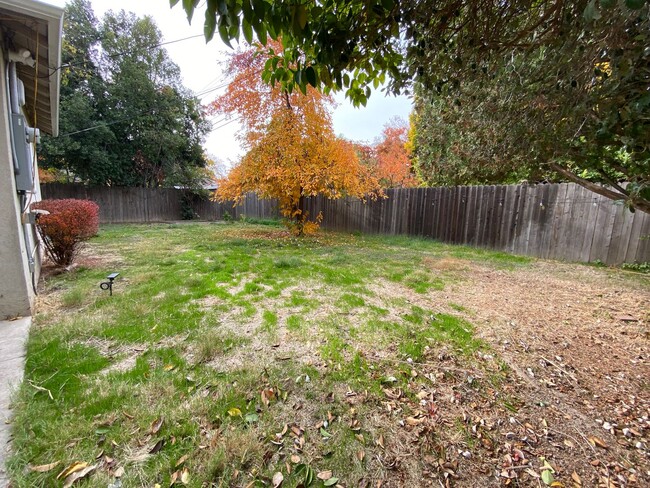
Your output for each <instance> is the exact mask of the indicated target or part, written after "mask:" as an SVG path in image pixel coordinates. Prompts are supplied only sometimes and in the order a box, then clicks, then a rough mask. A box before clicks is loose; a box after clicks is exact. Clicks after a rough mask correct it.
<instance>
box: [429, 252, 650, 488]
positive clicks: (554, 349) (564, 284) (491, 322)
mask: <svg viewBox="0 0 650 488" xmlns="http://www.w3.org/2000/svg"><path fill="white" fill-rule="evenodd" d="M649 281H650V280H647V279H645V278H644V277H641V276H639V277H638V278H636V277H635V278H634V279H633V280H632V279H630V280H627V279H622V278H621V276H620V273H619V274H614V273H612V272H610V271H608V270H603V269H597V268H590V267H586V266H580V265H570V264H561V265H560V264H558V263H553V262H541V261H540V262H536V263H534V264H533V265H531V266H528V267H524V268H521V269H517V270H514V271H505V270H495V269H492V268H487V267H482V266H473V267H472V269H471V270H469V271H467V272H466V273H463V280H461V281H460V282H459V283H458V284H457V285H454V286H452V287H449V288H448V289H446V290H444V291H443V292H440V293H439V295H442V296H444V298H445V300H446V301H448V302H452V303H455V304H458V305H461V306H462V307H465V308H467V310H468V311H467V315H468V319H469V320H471V321H472V322H473V323H474V324H475V326H476V327H477V332H478V335H479V336H481V337H482V338H483V339H485V340H486V341H488V342H489V343H490V344H491V345H492V346H493V347H494V348H495V350H496V351H497V352H498V354H499V355H500V356H501V357H502V358H503V359H504V360H505V361H506V362H507V364H508V365H509V366H510V367H511V368H512V369H513V370H514V371H515V373H516V374H517V377H518V379H519V380H520V381H521V382H522V384H521V385H520V387H519V388H518V391H517V396H518V397H519V398H520V400H521V401H522V402H523V407H522V409H521V410H520V411H519V413H528V414H530V413H532V412H534V413H535V415H543V416H544V420H545V423H546V424H547V426H548V427H547V428H546V431H547V432H548V434H547V438H549V439H551V438H553V437H555V442H550V445H548V446H547V449H546V456H547V457H549V456H550V457H553V456H555V457H556V458H563V460H562V464H565V465H566V466H567V467H573V468H574V469H576V470H577V471H578V473H581V474H582V475H583V476H587V478H586V480H584V478H583V481H584V482H585V483H587V482H591V483H594V484H593V486H596V484H598V486H608V487H609V486H627V485H628V484H629V485H630V486H640V485H643V484H644V483H647V482H650V473H648V468H649V467H650V465H649V464H648V450H647V449H648V447H649V446H648V439H649V435H650V422H649V412H650V388H649V383H648V381H649V378H650V357H649V353H650V347H649V342H648V338H649V336H648V325H649V322H650V286H649V283H648V282H649ZM636 284H638V286H636ZM540 406H542V408H540ZM560 431H561V432H563V434H562V435H564V438H563V439H562V438H561V437H562V435H561V434H559V432H560ZM558 436H559V437H558ZM572 439H573V440H572ZM599 440H601V441H603V443H604V445H606V446H607V447H606V448H604V447H603V446H601V445H600V443H599ZM564 441H567V442H566V443H565V442H564ZM570 446H574V447H575V449H572V448H571V447H570ZM577 449H581V450H582V456H580V457H582V458H583V459H582V461H579V462H578V461H577V458H576V461H575V462H573V463H572V462H571V458H569V457H566V456H564V455H563V454H564V453H563V451H572V450H577ZM584 456H586V457H587V458H588V460H589V461H590V462H589V464H587V463H585V462H584ZM585 465H586V466H587V467H589V466H591V469H590V470H589V469H588V471H586V472H585V471H584V468H585ZM580 469H582V470H583V471H580ZM569 474H570V473H569ZM636 483H639V485H637V484H636Z"/></svg>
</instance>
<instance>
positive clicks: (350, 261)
mask: <svg viewBox="0 0 650 488" xmlns="http://www.w3.org/2000/svg"><path fill="white" fill-rule="evenodd" d="M263 224H269V225H263V226H259V225H250V224H241V223H238V224H232V225H209V224H195V223H191V224H171V225H168V224H165V225H123V226H104V227H102V229H101V232H100V235H99V236H98V237H96V238H95V239H93V240H92V241H91V243H90V252H91V253H92V254H94V255H95V257H96V258H98V260H99V262H100V263H103V264H100V265H97V264H94V267H83V266H82V267H80V268H78V269H76V270H75V271H72V272H69V273H66V274H63V275H60V276H54V277H51V278H49V279H48V280H47V282H46V283H45V291H44V294H45V295H49V296H50V300H51V301H56V302H57V303H58V306H56V307H54V308H53V309H50V310H48V311H47V312H46V313H42V314H41V315H39V316H37V317H36V320H35V325H34V327H33V330H32V333H31V335H30V338H29V343H28V353H27V364H26V381H25V383H24V384H23V386H22V388H21V390H20V391H19V393H18V395H17V397H16V401H15V406H16V418H15V421H14V423H13V435H14V454H13V455H12V457H11V459H10V460H9V463H8V467H9V470H10V472H11V476H12V479H13V482H14V486H20V487H23V486H24V487H27V486H59V484H60V482H59V481H56V480H55V478H56V475H57V474H58V473H59V472H60V471H61V470H62V468H63V467H65V466H67V465H69V464H71V463H73V462H75V461H81V462H87V463H89V464H96V465H97V470H96V472H95V473H93V474H92V475H91V476H92V478H91V482H90V485H92V486H108V485H109V484H110V483H111V482H113V481H114V480H115V474H116V472H118V470H120V469H122V470H123V475H122V486H154V485H155V484H156V483H158V484H160V485H161V486H169V485H170V483H171V481H172V479H173V477H174V476H180V472H182V470H183V469H184V468H186V469H187V473H188V476H189V481H188V482H187V483H188V486H194V487H202V486H269V485H270V480H271V478H272V477H273V475H274V473H276V472H278V471H280V472H282V473H283V475H284V478H285V481H284V484H283V486H289V487H295V486H298V485H300V484H301V483H302V484H305V481H306V480H307V481H309V478H310V472H312V474H317V473H318V472H321V471H326V470H331V471H332V472H333V475H332V477H337V478H339V483H341V484H342V485H344V486H353V485H356V484H357V483H358V480H359V479H362V478H363V479H366V480H367V481H368V482H371V481H372V485H373V486H374V485H375V484H376V482H377V481H378V480H380V479H384V478H386V477H388V478H390V477H391V476H393V475H395V476H397V474H395V473H399V476H398V478H399V479H402V480H406V481H405V482H406V483H407V485H408V484H409V483H410V482H412V481H413V480H417V479H419V478H418V476H419V475H418V474H417V473H418V470H419V469H421V465H420V463H421V462H422V461H421V460H420V457H421V456H420V454H417V455H409V456H408V459H406V458H405V459H404V460H402V461H400V465H399V466H400V467H399V469H398V470H397V471H395V469H397V468H395V467H394V466H393V467H391V464H390V463H391V462H392V461H391V459H398V456H399V455H401V454H400V453H399V452H398V450H396V449H397V447H398V446H400V445H402V444H400V443H402V441H401V440H400V441H399V442H398V440H397V438H396V436H397V434H396V433H395V429H403V428H402V427H400V424H399V421H402V422H403V419H404V418H406V417H409V416H410V417H413V416H416V417H418V418H423V417H420V416H421V415H424V414H423V413H422V412H424V411H425V407H424V406H423V404H422V402H423V401H424V400H421V399H419V398H417V397H416V396H415V395H416V394H417V393H418V391H420V389H423V388H429V387H430V386H431V381H434V380H435V381H438V384H437V386H436V388H438V389H439V390H440V391H441V392H447V393H445V394H446V395H447V397H453V394H457V392H458V391H459V387H458V386H457V384H458V383H459V382H460V384H461V385H462V384H464V383H463V381H464V379H463V377H462V376H457V373H455V372H454V371H455V370H454V369H453V368H452V367H451V364H450V363H449V361H450V360H449V359H439V358H440V357H443V356H442V355H440V354H438V352H437V351H440V350H444V351H446V352H445V354H446V355H447V356H445V358H448V357H452V358H455V360H458V361H464V362H465V363H466V364H468V365H469V366H466V367H468V368H469V367H474V366H471V365H472V364H474V361H475V357H474V356H475V353H476V352H477V351H479V350H483V349H485V348H486V347H487V346H485V344H483V343H482V342H481V341H480V340H478V339H477V338H476V337H475V336H474V332H473V327H472V325H471V324H470V323H468V322H466V320H464V319H463V318H461V316H460V315H458V316H457V315H454V314H453V313H454V312H455V311H459V312H461V311H464V308H463V307H462V306H461V305H456V304H452V305H450V308H451V309H450V310H449V309H448V310H447V312H448V313H447V312H445V313H441V312H440V309H439V307H438V304H440V303H446V302H445V299H444V290H445V289H446V287H448V286H451V285H453V284H455V283H456V282H457V281H458V280H461V279H463V278H462V276H460V275H458V274H456V273H455V272H454V271H449V270H446V271H442V272H441V271H439V270H435V269H433V268H431V266H429V265H428V263H431V262H436V261H437V260H440V259H444V258H454V259H457V260H463V262H468V263H472V262H480V263H482V264H483V265H486V263H487V265H491V266H494V267H495V268H498V269H506V270H508V269H515V268H518V267H522V266H526V265H527V264H528V263H530V262H531V260H530V259H527V258H521V257H515V256H510V255H507V254H503V253H491V252H488V251H485V250H476V249H471V248H464V247H453V246H447V245H442V244H440V243H436V242H432V241H429V240H424V239H409V238H404V237H390V238H383V237H377V236H361V235H343V234H330V233H324V234H322V235H319V236H317V237H315V238H306V239H303V240H296V239H293V238H290V237H288V236H287V234H286V233H285V232H284V231H283V230H281V229H280V228H276V225H275V223H273V222H264V223H263ZM113 271H117V272H119V273H120V277H119V278H118V279H117V280H116V282H115V285H114V295H113V296H112V297H109V296H108V294H107V293H106V292H103V291H101V290H100V289H99V287H98V283H99V282H100V281H101V280H102V279H103V278H104V277H105V275H106V274H107V273H108V272H113ZM267 336H271V340H269V337H267ZM416 364H417V365H418V366H415V365H416ZM495 368H497V370H496V373H495V374H498V373H499V372H498V366H496V365H495ZM441 372H442V373H444V374H443V375H442V376H440V378H438V379H436V378H437V376H436V375H437V374H439V373H440V374H442V373H441ZM432 378H433V380H432ZM465 389H467V388H465ZM387 391H389V392H395V393H386V392H387ZM453 392H455V393H453ZM452 393H453V394H452ZM463 394H464V395H474V396H477V398H482V395H484V393H483V392H482V391H475V389H470V390H468V392H465V390H463ZM386 395H389V396H388V398H389V400H388V402H389V404H393V405H392V407H391V408H392V410H386V408H387V407H386V406H385V405H383V406H382V402H385V401H386V398H385V396H386ZM390 395H397V396H395V398H393V397H391V396H390ZM441 397H442V393H441ZM447 397H445V398H447ZM499 401H500V400H499ZM508 402H509V403H508V405H510V404H514V400H512V399H510V400H508ZM425 403H426V402H425ZM395 409H398V410H395ZM450 411H454V410H453V408H452V409H451V410H450ZM458 415H460V413H458ZM159 419H162V425H161V426H160V429H155V428H153V427H152V425H155V424H156V421H157V420H159ZM452 425H453V424H452ZM292 427H293V429H292ZM466 430H467V428H464V430H463V432H465V431H466ZM470 433H471V431H470ZM439 435H442V434H439ZM464 435H465V434H464ZM393 438H395V440H393ZM161 443H162V444H161ZM383 444H385V446H384V445H383ZM403 444H404V445H406V444H408V445H411V444H410V441H409V443H403ZM421 449H422V451H421V452H422V453H429V454H431V453H434V452H435V449H436V448H435V447H434V446H433V444H431V445H429V444H427V445H424V444H423V445H422V446H421ZM418 452H420V451H418ZM411 454H413V453H411ZM292 456H294V457H293V458H292ZM298 459H299V460H298ZM378 459H380V460H379V461H378ZM400 459H401V458H400ZM436 459H437V458H436ZM53 462H60V464H59V465H58V466H57V467H56V468H54V469H52V470H49V471H45V472H36V471H31V470H29V469H28V468H27V466H30V465H31V466H37V465H46V464H49V463H53ZM287 466H289V467H290V468H289V469H287ZM177 471H178V472H179V474H177V475H174V473H175V472H177ZM118 474H119V473H118ZM179 479H180V478H179ZM396 479H397V478H396ZM409 480H410V481H409ZM250 483H253V485H250ZM318 483H320V482H318ZM314 486H319V485H318V484H317V483H316V481H314Z"/></svg>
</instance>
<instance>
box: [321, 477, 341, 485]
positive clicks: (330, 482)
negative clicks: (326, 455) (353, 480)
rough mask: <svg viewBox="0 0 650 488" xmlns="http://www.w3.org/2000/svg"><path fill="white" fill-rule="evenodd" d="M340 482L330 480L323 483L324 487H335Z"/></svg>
mask: <svg viewBox="0 0 650 488" xmlns="http://www.w3.org/2000/svg"><path fill="white" fill-rule="evenodd" d="M338 481H339V479H338V478H330V479H328V480H326V481H325V482H324V483H323V486H334V485H335V484H336V483H338Z"/></svg>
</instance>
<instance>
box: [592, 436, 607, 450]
mask: <svg viewBox="0 0 650 488" xmlns="http://www.w3.org/2000/svg"><path fill="white" fill-rule="evenodd" d="M589 442H590V443H591V445H593V446H595V447H600V448H602V449H607V444H605V441H603V440H602V439H600V438H598V437H596V436H593V435H592V436H590V437H589Z"/></svg>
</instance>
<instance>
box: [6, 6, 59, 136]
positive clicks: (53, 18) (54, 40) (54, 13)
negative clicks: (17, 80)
mask: <svg viewBox="0 0 650 488" xmlns="http://www.w3.org/2000/svg"><path fill="white" fill-rule="evenodd" d="M0 8H4V9H7V10H11V11H13V12H16V13H17V14H23V15H29V16H30V17H34V18H37V19H40V20H43V21H45V22H47V44H48V46H47V48H48V53H47V59H48V62H49V68H50V71H55V70H56V71H55V72H54V73H53V74H52V76H50V80H49V82H50V113H51V115H52V121H51V123H52V135H53V136H57V135H58V134H59V93H60V90H61V70H60V69H59V67H60V66H61V38H62V36H63V9H62V8H59V7H55V6H54V5H48V4H46V3H42V2H38V1H36V0H0ZM36 76H38V73H36Z"/></svg>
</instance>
